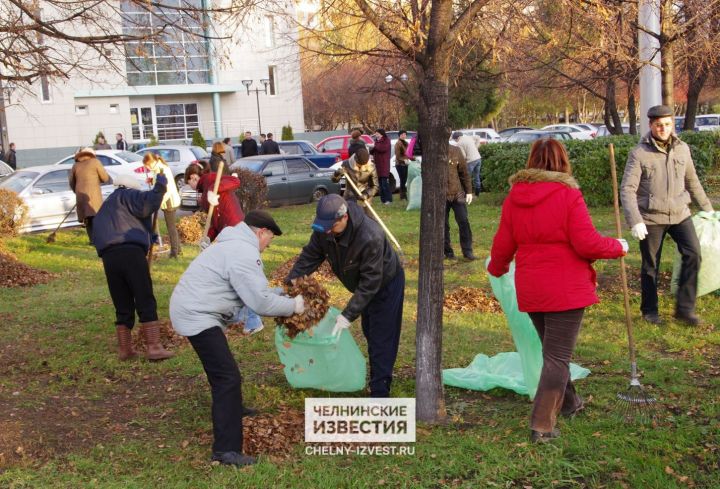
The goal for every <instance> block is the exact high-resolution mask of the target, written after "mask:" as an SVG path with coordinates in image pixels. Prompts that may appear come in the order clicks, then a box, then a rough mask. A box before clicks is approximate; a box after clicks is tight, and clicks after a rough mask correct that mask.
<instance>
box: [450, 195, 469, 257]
mask: <svg viewBox="0 0 720 489" xmlns="http://www.w3.org/2000/svg"><path fill="white" fill-rule="evenodd" d="M450 209H452V211H453V214H455V222H457V225H458V228H460V248H461V249H462V253H463V256H469V255H472V254H473V250H472V231H471V230H470V221H469V220H468V211H467V204H466V203H465V202H458V201H457V200H453V201H446V203H445V256H455V252H454V251H453V249H452V244H451V243H450V222H449V219H450Z"/></svg>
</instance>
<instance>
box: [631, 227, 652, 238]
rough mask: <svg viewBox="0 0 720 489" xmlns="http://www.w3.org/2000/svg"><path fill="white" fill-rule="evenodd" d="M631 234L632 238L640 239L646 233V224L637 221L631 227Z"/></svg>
mask: <svg viewBox="0 0 720 489" xmlns="http://www.w3.org/2000/svg"><path fill="white" fill-rule="evenodd" d="M631 234H632V236H633V238H635V239H637V240H638V241H642V240H644V239H645V237H646V236H647V234H648V232H647V226H646V225H645V223H644V222H639V223H637V224H635V225H634V226H633V227H632V231H631Z"/></svg>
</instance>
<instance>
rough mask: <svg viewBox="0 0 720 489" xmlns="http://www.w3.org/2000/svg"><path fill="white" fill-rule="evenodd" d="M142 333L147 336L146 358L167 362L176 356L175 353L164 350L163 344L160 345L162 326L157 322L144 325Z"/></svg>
mask: <svg viewBox="0 0 720 489" xmlns="http://www.w3.org/2000/svg"><path fill="white" fill-rule="evenodd" d="M142 332H143V334H144V335H145V345H147V353H146V355H145V358H147V359H148V360H165V359H167V358H171V357H172V356H174V355H175V354H174V353H173V352H171V351H167V350H166V349H165V348H163V346H162V343H160V324H159V323H158V322H157V321H150V322H148V323H142Z"/></svg>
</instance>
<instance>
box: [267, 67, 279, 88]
mask: <svg viewBox="0 0 720 489" xmlns="http://www.w3.org/2000/svg"><path fill="white" fill-rule="evenodd" d="M268 78H269V79H270V85H269V86H268V88H270V95H277V94H278V93H279V92H280V90H279V87H278V79H277V66H268Z"/></svg>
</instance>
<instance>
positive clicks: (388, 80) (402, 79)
mask: <svg viewBox="0 0 720 489" xmlns="http://www.w3.org/2000/svg"><path fill="white" fill-rule="evenodd" d="M394 79H395V77H394V76H392V75H391V74H388V75H387V76H386V77H385V83H392V81H393V80H394ZM398 80H400V83H402V84H403V85H404V84H405V82H406V81H408V76H407V75H406V74H405V73H403V74H402V75H400V76H399V77H398ZM396 129H397V130H398V131H399V130H400V111H399V110H398V112H397V128H396Z"/></svg>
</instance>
